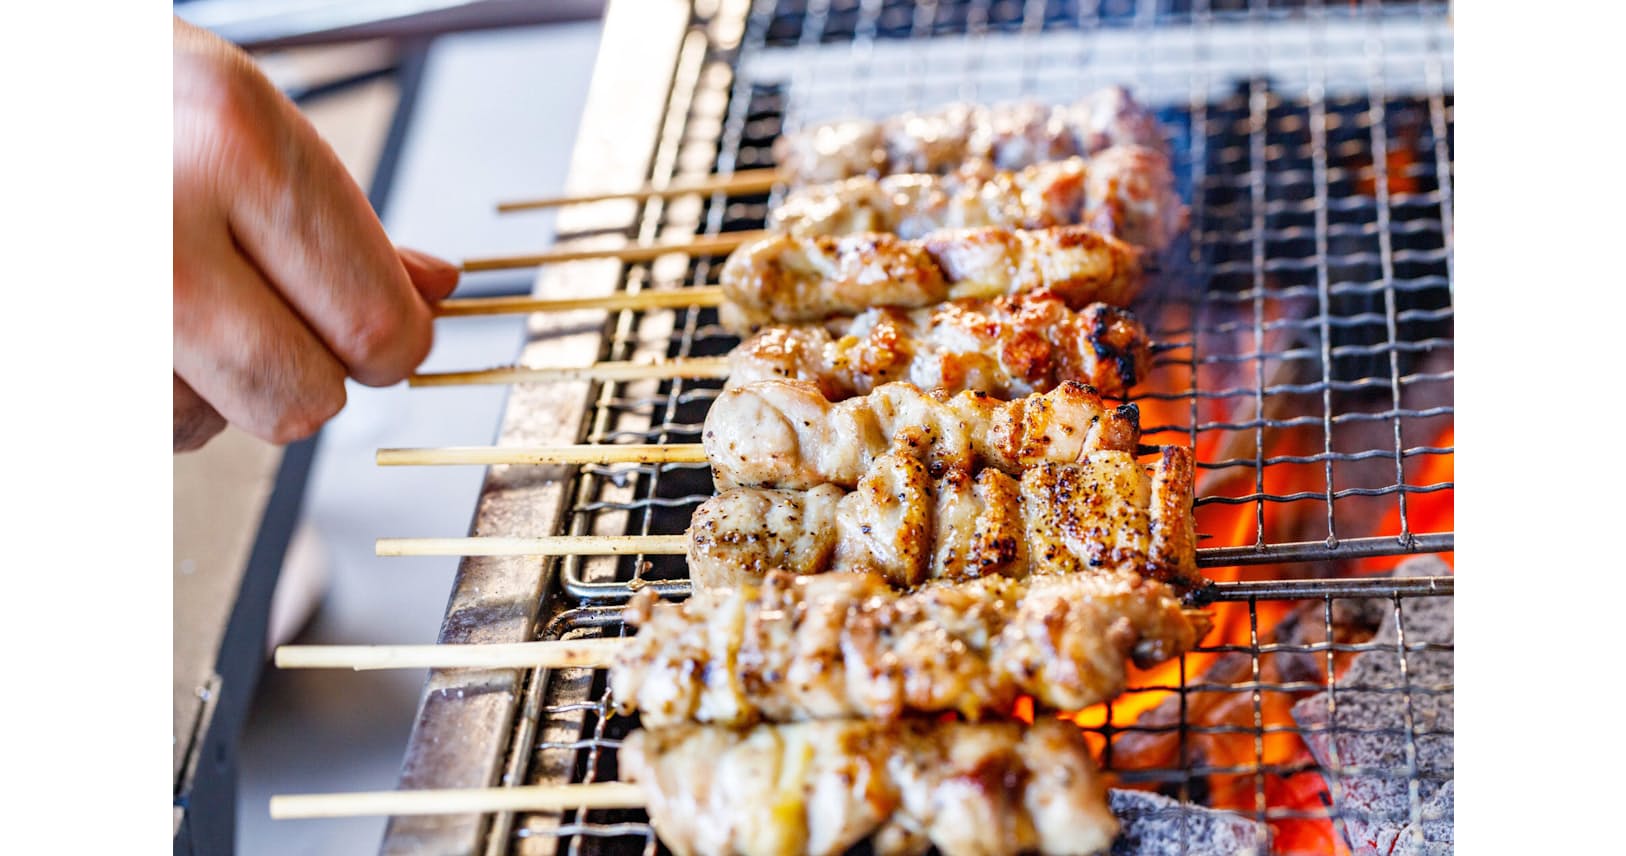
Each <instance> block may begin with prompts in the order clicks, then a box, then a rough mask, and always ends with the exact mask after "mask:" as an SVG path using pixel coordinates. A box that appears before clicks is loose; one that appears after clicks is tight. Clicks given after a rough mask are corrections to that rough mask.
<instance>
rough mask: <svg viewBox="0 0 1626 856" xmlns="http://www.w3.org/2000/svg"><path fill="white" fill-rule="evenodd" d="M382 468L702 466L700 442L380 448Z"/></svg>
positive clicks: (702, 449)
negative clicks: (553, 465)
mask: <svg viewBox="0 0 1626 856" xmlns="http://www.w3.org/2000/svg"><path fill="white" fill-rule="evenodd" d="M376 458H377V461H378V465H379V466H381V467H434V466H460V465H462V466H469V465H472V466H491V465H493V464H703V463H705V462H706V449H705V447H704V446H702V445H700V444H699V443H673V444H668V445H664V446H663V445H654V444H648V445H645V444H613V445H610V444H603V445H585V446H513V447H503V446H447V447H444V448H439V449H379V450H378V453H377V455H376Z"/></svg>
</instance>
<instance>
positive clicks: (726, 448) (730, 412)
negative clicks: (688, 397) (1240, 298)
mask: <svg viewBox="0 0 1626 856" xmlns="http://www.w3.org/2000/svg"><path fill="white" fill-rule="evenodd" d="M702 437H703V439H704V445H705V449H706V459H707V460H708V461H710V462H711V473H712V478H713V480H715V481H716V483H717V486H718V488H720V489H724V490H726V489H729V488H734V487H775V488H789V489H807V488H813V487H817V486H819V485H823V484H832V485H836V486H838V487H842V488H845V489H848V490H850V489H852V488H854V487H857V486H858V484H859V482H860V481H861V480H862V479H863V478H864V474H865V473H867V472H869V471H870V470H871V468H872V467H873V465H874V463H875V462H876V461H877V460H878V459H880V458H881V457H882V456H885V455H899V454H901V455H905V456H908V457H910V458H912V459H914V460H917V461H919V462H921V463H923V464H925V465H926V467H927V469H928V470H929V471H931V472H933V473H941V472H944V471H945V470H947V469H949V468H959V469H962V470H965V471H966V472H967V473H972V472H974V471H976V470H978V469H981V468H983V467H994V468H997V469H999V470H1002V471H1004V472H1006V473H1010V474H1012V475H1019V474H1021V472H1022V471H1023V470H1025V469H1027V468H1028V467H1031V466H1034V465H1036V464H1039V463H1043V462H1053V463H1072V462H1075V461H1079V460H1081V459H1083V458H1084V457H1085V456H1086V455H1088V454H1089V453H1091V452H1095V451H1100V450H1116V451H1120V452H1127V453H1131V454H1133V453H1134V452H1135V450H1136V448H1137V446H1138V445H1139V443H1140V413H1139V410H1138V409H1137V408H1136V407H1135V405H1133V404H1125V405H1123V406H1121V407H1116V408H1114V407H1111V406H1109V405H1107V404H1106V403H1104V402H1103V401H1102V400H1101V397H1100V396H1098V395H1096V393H1095V391H1094V390H1092V389H1090V388H1089V387H1087V386H1084V385H1083V384H1078V383H1064V384H1062V385H1061V386H1058V387H1056V388H1055V389H1053V390H1051V391H1050V392H1047V393H1044V394H1042V395H1033V396H1026V397H1023V398H1016V399H1012V400H1011V401H1000V400H998V399H996V398H994V397H993V396H991V395H987V394H986V393H980V392H962V393H960V394H959V395H956V396H953V397H949V396H940V395H932V394H928V393H925V392H921V391H920V389H918V388H917V387H915V386H913V385H911V384H907V383H889V384H886V385H884V386H881V387H877V388H876V389H875V390H874V391H872V392H871V393H870V394H868V395H863V396H858V397H856V398H849V399H847V400H846V401H842V402H840V403H836V404H832V403H831V402H830V401H829V400H828V399H826V398H825V397H824V396H823V395H822V394H821V393H820V392H819V390H818V388H817V387H815V386H813V384H810V383H807V382H805V381H785V380H765V381H758V382H756V383H752V384H747V385H745V386H739V387H735V388H733V389H729V390H725V391H724V392H723V393H722V394H721V395H719V396H718V397H717V400H716V401H715V402H713V403H712V405H711V409H710V410H709V411H708V412H707V413H706V422H705V425H704V427H703V429H702Z"/></svg>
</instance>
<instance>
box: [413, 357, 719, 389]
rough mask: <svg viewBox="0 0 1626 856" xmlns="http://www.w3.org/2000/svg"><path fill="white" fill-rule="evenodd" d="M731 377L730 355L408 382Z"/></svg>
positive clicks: (505, 370) (427, 376)
mask: <svg viewBox="0 0 1626 856" xmlns="http://www.w3.org/2000/svg"><path fill="white" fill-rule="evenodd" d="M679 377H681V378H725V377H728V358H727V357H693V358H690V359H680V360H663V361H661V362H658V363H627V362H604V363H594V364H593V365H590V366H548V367H544V368H527V367H525V366H503V367H502V368H495V369H477V370H474V371H466V372H426V373H424V374H415V375H413V376H412V377H410V378H408V379H407V384H408V385H409V386H464V385H474V384H509V383H538V382H541V383H561V382H565V381H573V380H603V381H609V380H667V379H670V378H679Z"/></svg>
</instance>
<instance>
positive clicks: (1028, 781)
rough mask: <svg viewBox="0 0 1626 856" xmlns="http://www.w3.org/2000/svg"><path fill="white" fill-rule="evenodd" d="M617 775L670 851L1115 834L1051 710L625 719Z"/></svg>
mask: <svg viewBox="0 0 1626 856" xmlns="http://www.w3.org/2000/svg"><path fill="white" fill-rule="evenodd" d="M618 763H619V766H620V771H621V778H622V779H623V780H624V781H628V782H633V783H636V784H638V785H641V786H642V787H643V790H644V793H645V795H646V798H647V805H648V809H649V816H650V820H651V822H652V823H653V825H654V827H655V833H656V834H657V835H659V836H660V839H661V842H662V843H664V844H665V845H666V846H667V847H668V848H670V849H671V850H672V852H673V853H676V854H678V856H700V854H705V856H736V854H739V856H833V854H838V853H841V852H843V851H845V850H847V849H848V848H850V847H852V846H853V845H855V844H857V843H859V842H860V841H863V840H864V839H866V838H869V839H870V840H871V844H872V846H873V848H874V851H875V853H876V854H878V856H916V854H920V853H923V852H925V851H926V849H927V848H928V847H936V848H937V849H938V850H939V851H941V852H942V853H943V854H945V856H1015V854H1018V853H1032V852H1038V853H1042V854H1047V856H1084V854H1090V853H1096V852H1099V851H1102V850H1104V849H1105V848H1106V847H1108V846H1109V845H1110V844H1111V843H1112V840H1113V838H1114V837H1115V836H1116V835H1117V833H1118V822H1117V819H1116V818H1114V817H1113V815H1112V812H1111V811H1110V810H1109V809H1108V808H1107V795H1106V787H1105V784H1104V783H1103V781H1102V779H1101V775H1100V773H1099V772H1098V771H1097V770H1096V767H1095V763H1094V761H1093V760H1092V759H1091V757H1090V752H1089V746H1088V745H1087V744H1086V743H1085V742H1084V737H1083V734H1082V733H1081V732H1080V731H1079V729H1078V727H1077V726H1075V725H1072V724H1070V723H1064V722H1061V721H1060V720H1053V719H1051V720H1041V721H1039V722H1036V723H1034V724H1033V725H1031V726H1027V725H1022V724H1021V723H1015V722H1000V723H961V722H943V723H932V722H902V723H896V724H882V723H877V722H866V721H862V720H841V721H831V722H806V723H797V724H793V725H758V726H756V727H753V728H746V729H730V728H722V727H718V726H699V725H677V726H671V727H667V728H654V729H645V730H642V731H635V732H633V733H632V734H631V735H630V736H628V738H627V740H626V742H625V743H623V744H622V746H621V750H620V752H619V755H618Z"/></svg>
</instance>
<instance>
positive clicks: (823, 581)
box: [277, 571, 1209, 725]
mask: <svg viewBox="0 0 1626 856" xmlns="http://www.w3.org/2000/svg"><path fill="white" fill-rule="evenodd" d="M622 619H623V620H624V621H625V622H626V623H628V624H630V625H634V626H637V627H638V628H639V631H638V634H637V635H636V636H633V637H630V638H620V639H616V638H611V639H591V640H572V641H569V642H538V643H520V644H517V645H496V646H492V645H429V646H413V647H407V648H399V649H397V648H389V647H382V648H380V647H366V646H284V647H282V648H279V649H278V650H277V665H278V666H279V667H281V668H334V667H350V668H407V667H414V668H418V667H426V666H427V667H434V668H440V667H456V666H466V667H477V668H512V667H515V666H524V667H546V668H563V667H591V668H601V667H605V666H608V667H609V670H610V673H609V682H610V689H611V692H612V695H613V699H614V703H615V708H616V710H617V711H618V712H620V713H622V714H631V713H633V712H638V713H640V714H641V715H642V718H643V723H644V724H645V725H671V724H677V723H682V722H704V723H711V724H723V725H748V724H751V723H753V722H757V721H760V720H766V721H772V722H793V721H800V720H808V719H831V718H846V717H863V718H871V719H881V720H894V719H899V718H902V717H906V716H916V715H928V714H941V713H959V714H961V715H963V716H965V717H968V718H971V719H980V718H983V717H989V716H992V717H999V716H1003V715H1005V714H1006V713H1008V712H1009V711H1010V710H1011V707H1012V705H1014V704H1015V703H1016V700H1017V698H1018V697H1021V696H1027V697H1030V698H1032V699H1034V700H1035V701H1036V702H1037V704H1038V705H1039V706H1040V708H1041V709H1048V710H1080V709H1082V708H1085V707H1088V706H1090V705H1092V704H1096V703H1099V702H1103V701H1106V700H1107V699H1110V698H1113V697H1115V696H1117V695H1118V694H1119V693H1121V692H1123V689H1124V686H1125V681H1126V673H1125V667H1124V663H1125V661H1126V660H1132V661H1133V662H1134V663H1135V664H1136V665H1137V666H1140V667H1142V668H1145V667H1149V666H1152V665H1155V664H1157V663H1161V662H1163V661H1165V660H1168V659H1170V658H1172V657H1175V656H1178V655H1180V654H1181V653H1183V652H1185V651H1188V650H1190V649H1191V648H1192V647H1193V646H1194V645H1195V644H1196V643H1197V642H1198V641H1199V640H1200V639H1201V638H1202V637H1203V635H1204V634H1205V633H1207V631H1208V629H1209V621H1208V617H1207V615H1206V614H1205V613H1202V612H1198V611H1194V610H1185V609H1182V608H1181V605H1180V600H1179V598H1178V597H1177V596H1176V595H1175V592H1174V590H1173V589H1172V588H1170V587H1169V586H1167V585H1165V584H1163V583H1160V582H1156V581H1154V580H1149V579H1146V578H1144V577H1140V576H1137V575H1134V574H1126V573H1121V572H1118V571H1108V572H1102V573H1092V572H1085V573H1079V574H1069V575H1050V576H1040V577H1032V578H1029V579H1026V580H1011V579H1006V578H1003V577H990V578H986V579H979V580H969V581H963V582H939V583H930V584H928V585H925V586H922V587H920V588H918V589H915V590H913V591H910V592H906V593H899V592H897V591H894V590H893V589H892V588H891V587H889V586H888V585H887V583H886V580H884V579H883V578H881V577H880V576H877V575H875V574H865V573H851V574H847V573H842V574H821V575H818V576H811V577H798V576H795V575H792V574H787V573H783V572H774V573H771V574H769V575H768V576H767V577H766V578H764V579H763V580H762V582H761V585H745V586H742V587H740V588H737V589H727V590H715V591H706V592H701V593H699V594H697V595H695V596H694V597H692V598H690V599H689V600H687V601H684V602H683V603H681V604H679V603H670V602H666V601H662V600H660V599H659V598H658V597H657V596H656V595H655V593H654V592H652V591H649V590H647V589H646V590H644V591H642V592H640V593H639V594H638V595H636V596H634V598H633V599H632V601H631V602H630V603H628V605H627V607H626V608H625V610H623V612H622ZM397 653H399V656H395V655H396V654H397Z"/></svg>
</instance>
